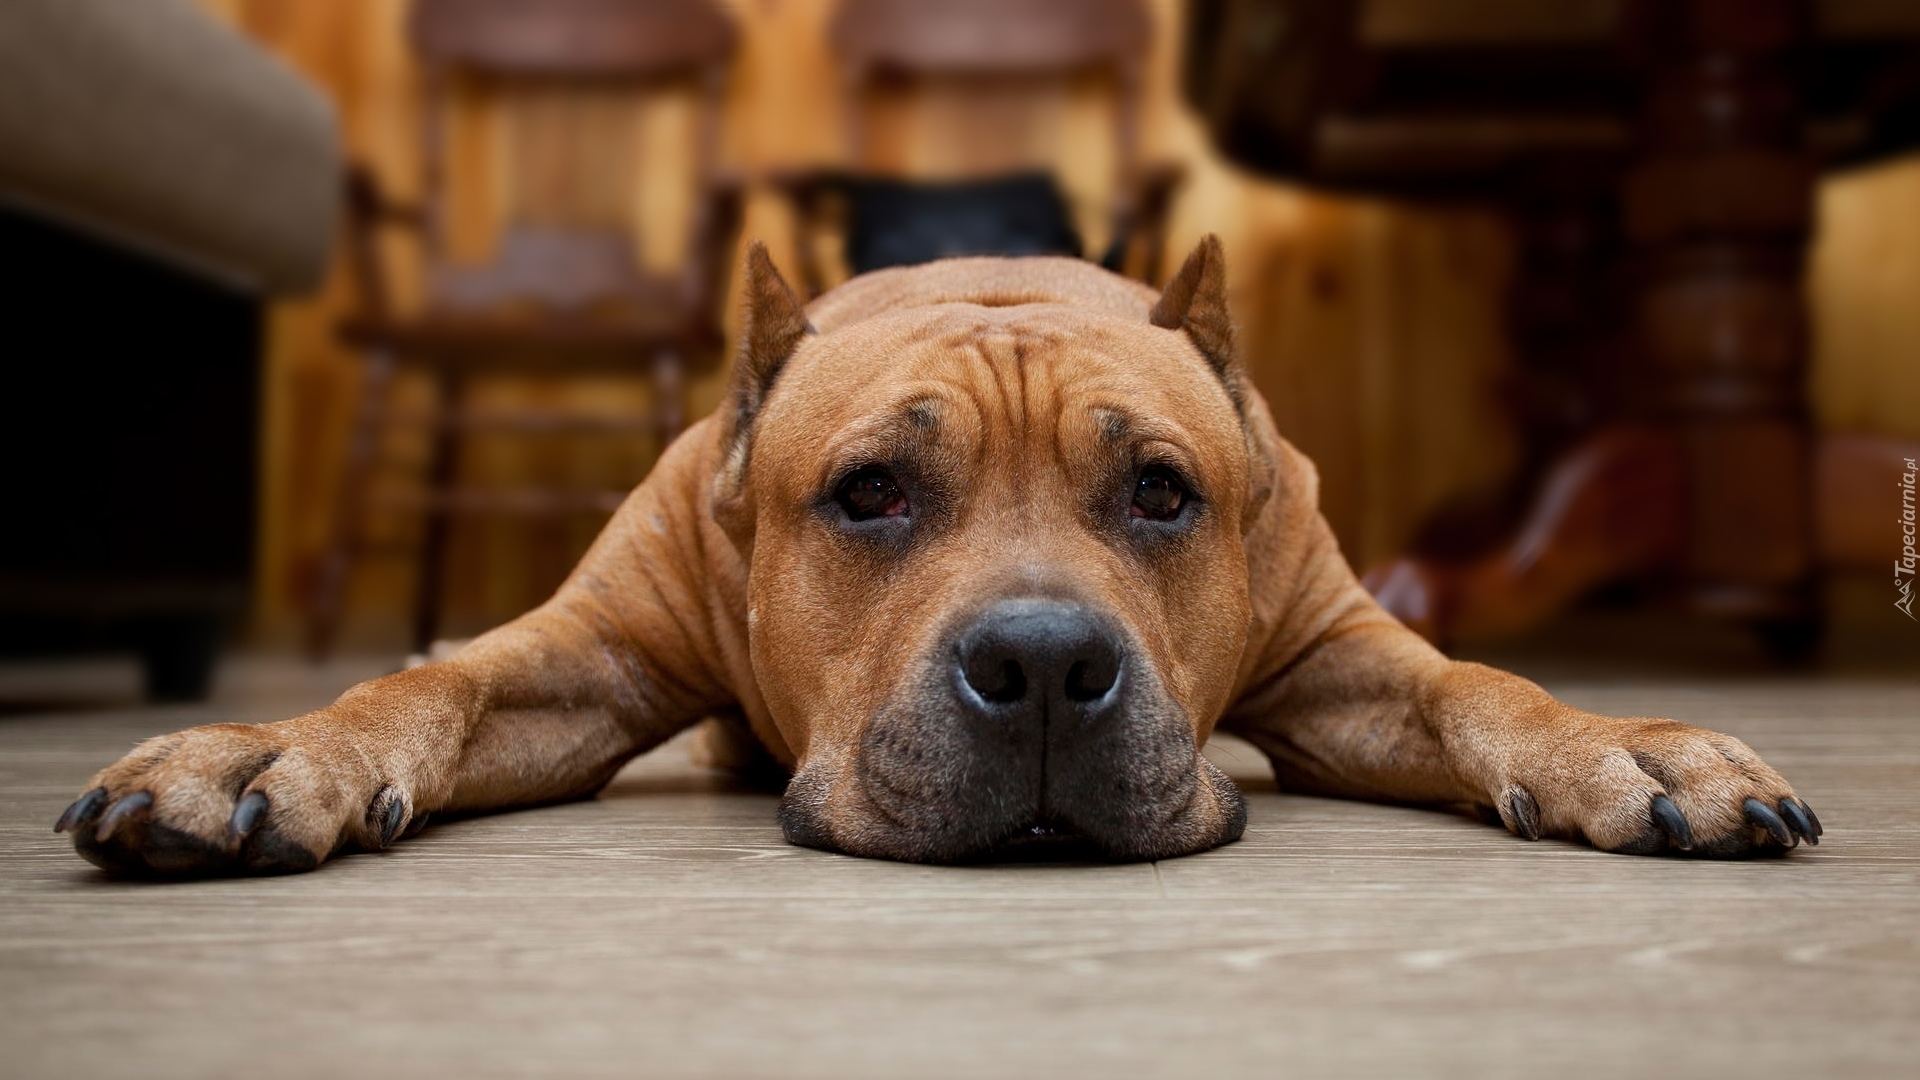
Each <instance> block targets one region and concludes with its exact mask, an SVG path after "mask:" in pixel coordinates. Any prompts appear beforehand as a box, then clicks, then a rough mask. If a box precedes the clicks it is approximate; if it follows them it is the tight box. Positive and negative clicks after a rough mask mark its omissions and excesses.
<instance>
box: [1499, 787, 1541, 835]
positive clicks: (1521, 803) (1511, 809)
mask: <svg viewBox="0 0 1920 1080" xmlns="http://www.w3.org/2000/svg"><path fill="white" fill-rule="evenodd" d="M1507 813H1509V814H1511V815H1513V831H1514V833H1515V834H1516V835H1518V836H1519V837H1520V838H1521V839H1522V840H1538V839H1540V804H1539V803H1536V802H1534V801H1533V793H1532V792H1530V791H1528V790H1527V789H1526V788H1523V787H1521V786H1520V785H1518V784H1515V785H1514V786H1512V787H1511V788H1508V789H1507Z"/></svg>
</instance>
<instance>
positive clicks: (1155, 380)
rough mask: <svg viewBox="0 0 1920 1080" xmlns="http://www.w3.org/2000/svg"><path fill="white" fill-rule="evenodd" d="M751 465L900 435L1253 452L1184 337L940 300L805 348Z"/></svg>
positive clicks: (1112, 319)
mask: <svg viewBox="0 0 1920 1080" xmlns="http://www.w3.org/2000/svg"><path fill="white" fill-rule="evenodd" d="M758 425H759V427H760V432H759V434H758V435H757V436H756V446H755V449H754V456H755V458H756V459H759V458H761V457H762V456H763V455H764V456H766V457H769V458H775V459H786V460H788V461H792V460H794V456H795V455H799V456H805V457H819V456H821V455H823V454H825V453H826V452H827V451H828V450H829V448H831V447H832V446H833V445H835V444H836V443H841V442H845V441H846V440H848V439H859V438H863V437H868V436H883V435H885V434H887V433H888V432H890V431H892V430H895V429H901V428H906V429H913V428H919V429H932V428H950V427H955V426H958V427H965V428H970V429H980V428H998V429H1011V430H1013V431H1016V432H1021V433H1033V432H1045V431H1051V432H1054V433H1055V434H1059V435H1067V436H1071V434H1072V433H1073V432H1075V431H1081V430H1086V431H1091V432H1094V433H1096V434H1098V435H1099V436H1100V437H1102V438H1105V439H1108V440H1115V439H1126V438H1153V439H1158V440H1161V441H1169V442H1173V443H1176V444H1178V445H1180V446H1181V448H1182V449H1184V450H1186V451H1187V452H1188V453H1189V454H1191V455H1192V456H1194V457H1195V458H1196V459H1201V460H1205V459H1211V458H1216V457H1218V456H1220V455H1229V456H1230V455H1233V454H1235V453H1236V452H1241V451H1243V447H1244V443H1243V441H1242V439H1241V427H1240V420H1239V415H1238V413H1237V412H1236V410H1235V409H1234V405H1233V399H1232V398H1231V397H1230V396H1229V395H1228V393H1227V391H1226V388H1225V387H1224V386H1223V385H1221V383H1220V380H1219V378H1218V377H1217V376H1216V375H1215V374H1214V372H1213V370H1212V368H1210V367H1209V366H1208V365H1207V363H1206V361H1205V360H1203V359H1202V358H1201V356H1200V354H1199V353H1198V352H1197V351H1196V350H1195V349H1194V348H1193V346H1192V344H1191V343H1190V342H1189V341H1188V340H1187V337H1186V335H1185V334H1183V333H1180V332H1179V331H1174V330H1164V329H1161V328H1159V327H1156V326H1153V325H1151V324H1149V323H1147V322H1145V321H1144V320H1134V319H1127V318H1124V317H1119V316H1114V315H1108V314H1105V313H1102V312H1098V311H1090V310H1088V309H1086V308H1083V307H1075V306H1070V305H1060V304H1025V305H1019V306H1011V307H983V306H980V305H976V304H940V305H932V306H928V307H917V308H910V309H906V310H902V311H894V312H888V313H885V314H882V315H879V316H876V317H874V318H872V319H868V320H864V321H862V322H858V323H854V324H852V325H849V326H845V327H842V328H839V329H836V330H833V331H831V332H829V333H825V334H820V335H817V336H814V337H810V338H808V339H807V340H806V341H805V342H804V343H803V344H802V345H801V347H800V348H799V349H798V350H796V352H795V354H794V356H793V358H792V359H791V360H790V361H789V362H788V364H787V366H786V368H785V370H783V371H782V372H781V374H780V379H779V382H778V384H776V386H775V387H774V389H773V392H772V394H771V395H770V397H769V400H768V404H767V408H766V410H765V412H763V413H762V415H761V417H760V419H759V421H758Z"/></svg>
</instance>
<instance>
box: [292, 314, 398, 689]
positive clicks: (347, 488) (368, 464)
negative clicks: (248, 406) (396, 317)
mask: <svg viewBox="0 0 1920 1080" xmlns="http://www.w3.org/2000/svg"><path fill="white" fill-rule="evenodd" d="M393 367H394V364H393V356H392V354H390V353H388V352H386V351H385V350H373V351H370V352H368V353H367V356H366V364H365V366H364V369H363V371H362V373H361V382H360V401H359V404H358V405H357V406H355V414H354V420H353V431H352V433H351V434H350V435H349V436H348V438H347V454H346V462H345V465H344V467H343V468H342V470H341V475H340V486H339V489H338V494H337V496H336V498H335V503H334V514H333V528H332V535H331V536H330V537H329V539H328V541H327V550H326V552H325V554H324V555H322V556H321V560H320V572H319V574H318V575H317V576H316V578H315V580H314V584H313V593H312V595H311V596H310V597H309V603H308V611H307V652H308V654H309V655H311V656H312V657H313V659H315V660H324V659H326V658H327V656H328V655H329V654H330V653H331V652H332V651H333V646H334V644H335V641H336V639H337V638H338V636H339V632H340V622H341V618H342V616H343V615H344V614H345V608H346V600H347V586H348V585H349V584H350V583H351V579H352V577H353V569H354V564H355V563H357V562H358V561H359V558H360V553H361V548H362V547H363V546H364V544H365V536H364V533H365V528H366V517H367V505H368V501H369V500H368V490H367V488H368V484H369V483H370V481H371V480H372V478H373V470H374V465H375V464H376V462H377V460H378V458H379V454H380V440H381V436H382V435H383V434H384V433H385V430H386V413H387V393H388V390H389V389H390V388H391V387H392V384H393Z"/></svg>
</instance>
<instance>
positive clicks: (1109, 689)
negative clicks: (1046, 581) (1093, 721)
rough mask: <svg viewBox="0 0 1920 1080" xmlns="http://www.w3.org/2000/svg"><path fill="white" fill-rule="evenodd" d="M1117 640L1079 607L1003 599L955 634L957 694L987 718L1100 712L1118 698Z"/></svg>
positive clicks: (1121, 654) (1122, 661)
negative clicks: (958, 685) (1013, 715)
mask: <svg viewBox="0 0 1920 1080" xmlns="http://www.w3.org/2000/svg"><path fill="white" fill-rule="evenodd" d="M1124 664H1125V653H1124V652H1123V651H1122V648H1121V642H1120V638H1119V636H1118V635H1117V634H1115V633H1114V631H1113V630H1112V629H1111V628H1110V627H1109V626H1108V624H1107V622H1106V621H1105V620H1103V619H1101V618H1099V617H1098V616H1096V615H1095V614H1094V613H1093V612H1092V611H1090V610H1088V609H1087V608H1085V607H1083V606H1081V605H1079V604H1070V603H1062V602H1059V601H1052V600H1006V601H1002V602H1001V603H998V604H995V605H994V606H993V607H991V608H988V609H987V611H986V612H985V613H984V614H982V615H981V616H980V618H979V619H978V620H976V621H975V622H974V624H973V625H972V626H970V627H968V628H967V629H966V630H965V632H963V633H962V634H961V635H960V640H959V645H958V648H957V650H956V652H955V656H954V669H955V674H956V675H957V676H958V682H959V683H960V688H959V689H960V696H961V697H962V698H963V699H971V700H969V701H968V702H967V703H968V704H970V705H972V706H973V707H974V708H975V709H976V710H978V711H982V712H987V713H992V714H1033V716H1034V718H1035V719H1039V718H1041V717H1042V716H1052V717H1065V716H1068V715H1074V714H1078V715H1087V714H1091V713H1095V712H1099V711H1102V710H1104V709H1106V708H1107V707H1108V706H1109V705H1111V704H1112V703H1113V701H1114V699H1115V698H1117V697H1118V696H1119V695H1118V689H1117V688H1118V685H1119V683H1120V673H1121V668H1122V667H1123V666H1124Z"/></svg>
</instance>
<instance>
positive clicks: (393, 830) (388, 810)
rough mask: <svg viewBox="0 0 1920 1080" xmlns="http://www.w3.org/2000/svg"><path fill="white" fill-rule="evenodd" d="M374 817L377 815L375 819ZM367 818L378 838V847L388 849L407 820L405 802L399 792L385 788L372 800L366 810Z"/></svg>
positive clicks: (398, 835)
mask: <svg viewBox="0 0 1920 1080" xmlns="http://www.w3.org/2000/svg"><path fill="white" fill-rule="evenodd" d="M376 815H378V816H377V817H376ZM367 818H368V821H369V823H370V824H373V826H374V831H375V832H377V833H378V834H379V836H380V846H381V847H383V848H388V847H392V846H393V842H394V841H395V840H397V839H399V837H400V826H401V824H402V823H404V822H405V821H406V818H407V801H406V800H405V799H403V798H401V797H400V792H399V791H397V790H395V789H393V788H387V789H385V790H383V791H381V792H380V794H379V796H378V797H376V798H375V799H374V800H373V805H372V806H371V807H368V809H367Z"/></svg>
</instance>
